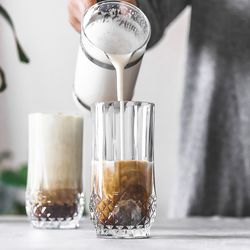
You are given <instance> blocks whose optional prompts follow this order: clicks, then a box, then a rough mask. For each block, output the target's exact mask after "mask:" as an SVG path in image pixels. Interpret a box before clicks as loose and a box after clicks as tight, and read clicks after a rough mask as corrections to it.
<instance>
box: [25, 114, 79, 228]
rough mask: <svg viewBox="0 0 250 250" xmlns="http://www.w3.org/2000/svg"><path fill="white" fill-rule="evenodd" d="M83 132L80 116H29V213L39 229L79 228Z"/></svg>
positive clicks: (27, 208)
mask: <svg viewBox="0 0 250 250" xmlns="http://www.w3.org/2000/svg"><path fill="white" fill-rule="evenodd" d="M82 133H83V120H82V118H81V117H79V116H75V115H64V114H44V113H36V114H31V115H30V116H29V166H28V183H27V188H26V210H27V214H28V216H29V218H30V220H31V223H32V224H33V226H35V227H38V228H76V227H78V225H79V220H80V218H81V216H82V212H83V191H82Z"/></svg>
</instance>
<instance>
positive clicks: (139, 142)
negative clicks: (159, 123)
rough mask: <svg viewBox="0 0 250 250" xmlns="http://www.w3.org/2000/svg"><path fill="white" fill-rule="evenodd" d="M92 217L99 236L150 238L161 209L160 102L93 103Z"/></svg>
mask: <svg viewBox="0 0 250 250" xmlns="http://www.w3.org/2000/svg"><path fill="white" fill-rule="evenodd" d="M92 116H93V149H92V151H93V156H92V194H91V199H90V212H91V219H92V220H93V222H94V225H95V228H96V232H97V236H99V237H114V238H145V237H148V236H149V235H150V227H151V224H152V222H153V221H154V217H155V211H156V193H155V179H154V104H151V103H147V102H101V103H97V104H95V105H94V106H93V107H92Z"/></svg>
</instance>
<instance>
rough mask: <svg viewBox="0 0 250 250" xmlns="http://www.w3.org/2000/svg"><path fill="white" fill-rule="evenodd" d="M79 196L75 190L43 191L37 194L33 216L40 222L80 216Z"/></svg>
mask: <svg viewBox="0 0 250 250" xmlns="http://www.w3.org/2000/svg"><path fill="white" fill-rule="evenodd" d="M78 194H79V191H78V190H75V189H58V190H43V191H39V192H37V195H36V199H35V201H34V203H33V206H32V214H33V216H34V217H36V218H37V219H38V220H42V219H43V220H48V221H49V220H52V219H53V220H59V219H60V220H66V219H68V218H72V219H73V218H74V216H76V215H77V214H78V200H79V199H78Z"/></svg>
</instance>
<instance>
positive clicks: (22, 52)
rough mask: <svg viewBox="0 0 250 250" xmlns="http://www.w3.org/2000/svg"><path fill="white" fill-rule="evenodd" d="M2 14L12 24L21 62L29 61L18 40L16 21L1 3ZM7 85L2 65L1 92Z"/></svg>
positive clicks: (0, 14) (0, 12)
mask: <svg viewBox="0 0 250 250" xmlns="http://www.w3.org/2000/svg"><path fill="white" fill-rule="evenodd" d="M0 16H2V17H3V18H4V19H5V21H6V22H7V23H8V24H9V25H10V27H11V29H12V32H13V35H14V39H15V42H16V48H17V53H18V57H19V60H20V62H22V63H29V58H28V57H27V55H26V54H25V52H24V50H23V49H22V46H21V44H20V42H19V40H18V37H17V33H16V29H15V26H14V23H13V21H12V19H11V17H10V15H9V14H8V12H7V11H6V10H5V9H4V7H3V6H2V5H1V4H0ZM6 87H7V85H6V79H5V75H4V71H3V69H2V68H1V65H0V92H3V91H4V90H5V89H6Z"/></svg>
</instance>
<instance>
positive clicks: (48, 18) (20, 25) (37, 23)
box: [0, 0, 190, 217]
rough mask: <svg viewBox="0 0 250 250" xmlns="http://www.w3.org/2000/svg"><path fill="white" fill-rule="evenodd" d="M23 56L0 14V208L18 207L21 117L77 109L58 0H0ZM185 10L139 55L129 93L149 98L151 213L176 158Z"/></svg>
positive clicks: (162, 200)
mask: <svg viewBox="0 0 250 250" xmlns="http://www.w3.org/2000/svg"><path fill="white" fill-rule="evenodd" d="M0 4H1V5H2V6H3V7H4V8H5V9H6V10H7V11H8V13H9V14H10V16H11V18H12V20H13V22H14V25H15V28H16V32H17V35H18V38H19V40H20V42H21V44H22V47H23V49H24V50H25V52H26V54H27V55H28V57H29V59H30V63H28V64H24V63H20V62H19V59H18V56H17V51H16V44H15V40H14V38H13V33H12V30H11V28H10V26H9V25H8V23H7V22H6V20H5V19H4V18H3V17H2V16H1V15H0V67H1V68H2V69H3V70H4V72H5V77H6V81H7V84H8V86H7V89H6V90H5V91H4V92H2V93H0V213H2V214H10V213H15V214H20V213H24V194H25V181H26V172H27V158H28V157H27V156H28V146H27V144H28V123H27V116H28V114H29V113H32V112H56V111H60V112H73V113H79V110H78V109H77V108H76V107H75V105H74V102H73V99H72V84H73V80H74V70H75V64H76V56H77V50H78V46H79V34H77V33H76V32H75V31H74V30H73V29H72V28H71V26H70V24H69V23H68V13H67V1H66V0H53V1H50V0H43V1H41V0H25V1H24V0H1V2H0ZM189 18H190V10H189V9H187V10H185V11H184V12H183V13H182V14H181V15H180V17H179V18H178V19H177V20H176V21H175V22H174V23H173V24H172V25H171V26H170V27H169V28H168V29H167V31H166V33H165V36H164V38H163V39H162V40H161V41H160V42H159V43H158V44H157V45H156V46H155V47H154V48H153V49H151V50H150V51H148V52H147V53H146V55H145V57H144V59H143V63H142V67H141V71H140V74H139V78H138V82H137V87H136V91H135V96H134V99H135V100H144V101H150V102H154V103H155V104H156V127H155V131H156V134H155V169H156V188H157V196H158V215H159V216H162V217H163V216H167V214H168V204H169V202H170V200H171V195H170V194H171V188H172V186H173V179H174V175H175V169H176V164H177V157H176V152H177V147H178V134H179V132H178V131H179V110H180V105H181V96H182V88H183V85H182V82H183V79H184V64H185V56H186V49H187V48H186V46H187V43H186V41H187V36H188V25H189ZM84 122H85V128H84V186H85V193H86V199H87V201H88V197H89V190H90V168H91V166H90V161H91V123H90V116H85V117H84Z"/></svg>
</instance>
